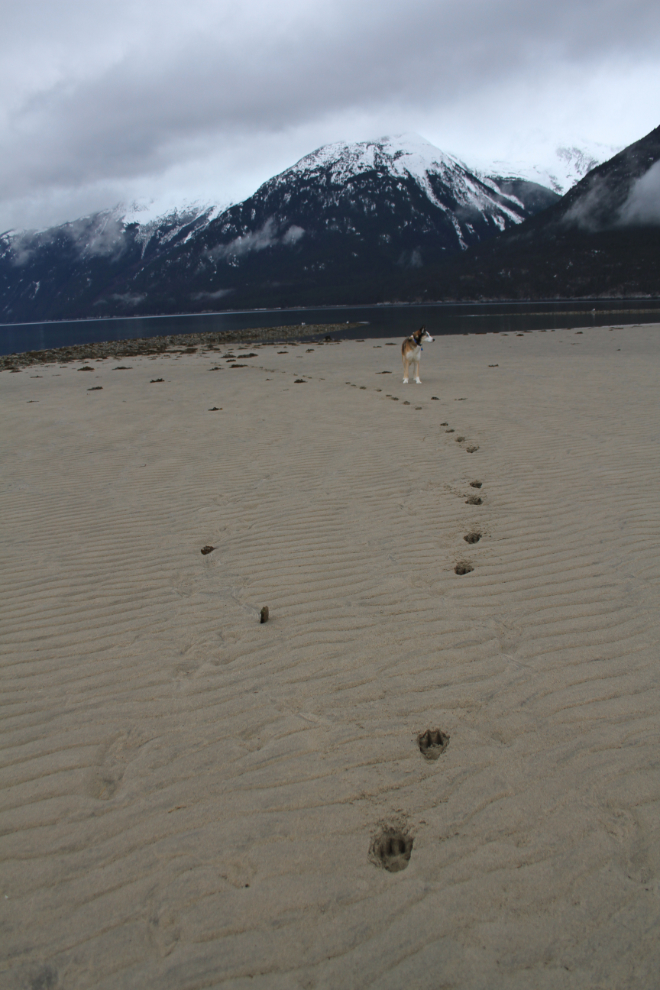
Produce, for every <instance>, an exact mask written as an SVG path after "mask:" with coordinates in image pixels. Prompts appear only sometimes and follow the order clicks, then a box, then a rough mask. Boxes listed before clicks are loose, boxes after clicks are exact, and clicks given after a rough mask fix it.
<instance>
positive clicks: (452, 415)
mask: <svg viewBox="0 0 660 990" xmlns="http://www.w3.org/2000/svg"><path fill="white" fill-rule="evenodd" d="M415 328H416V327H412V328H411V329H415ZM232 348H233V349H232V350H231V351H229V350H216V351H213V352H205V351H204V350H203V349H198V350H197V351H196V352H195V353H190V354H181V353H179V354H172V355H161V356H144V355H137V356H135V357H133V358H131V359H130V360H121V361H117V360H116V359H113V358H102V359H99V360H94V361H90V362H88V363H87V365H85V363H84V362H74V363H67V364H61V365H60V364H50V365H46V366H33V367H30V368H25V369H24V370H22V371H20V372H18V373H12V372H11V371H4V372H2V374H0V414H1V418H2V424H3V429H2V437H1V440H0V443H1V445H2V458H1V460H2V482H1V483H2V505H3V510H2V532H1V535H0V549H1V554H2V567H1V570H0V581H1V601H2V614H3V617H2V631H1V633H0V637H1V645H2V725H1V740H2V756H1V758H2V771H1V775H2V776H1V780H2V789H1V790H0V797H1V801H2V805H1V808H2V810H1V814H0V835H1V838H0V855H1V858H2V870H1V880H0V945H1V947H2V950H1V959H0V983H1V984H2V986H3V987H6V988H7V990H90V988H95V990H96V988H99V990H120V988H121V990H202V988H204V990H206V988H222V990H247V988H250V990H366V988H369V990H402V988H405V990H450V988H451V990H454V988H456V990H529V988H533V990H560V988H561V990H587V988H590V990H591V988H594V990H628V988H635V990H638V988H639V990H655V988H657V987H658V985H659V982H660V977H659V975H658V974H660V774H659V772H658V770H659V762H660V756H659V753H660V750H659V746H658V744H659V741H660V715H659V711H660V687H659V676H658V670H659V668H658V663H659V661H658V656H659V650H658V643H659V638H660V637H659V635H658V629H659V627H660V497H659V495H658V489H659V484H660V459H659V457H658V440H659V437H660V403H659V402H658V380H659V374H660V325H655V326H654V325H649V326H643V327H623V328H615V329H609V328H595V329H587V328H585V329H584V331H580V330H578V329H576V328H572V329H558V330H556V331H553V332H550V331H548V332H538V333H529V334H524V335H523V334H521V335H516V334H508V335H507V334H500V335H492V334H489V335H483V336H477V335H466V336H456V337H438V338H436V341H435V343H433V344H430V345H428V346H425V347H424V354H423V361H422V368H421V377H422V381H423V385H421V386H414V385H408V386H404V385H402V383H401V360H400V351H399V342H396V343H395V342H393V341H388V340H366V341H364V342H356V341H344V342H341V343H337V342H334V343H324V344H321V343H313V344H307V343H301V344H296V343H294V342H287V343H286V344H283V345H282V344H280V345H278V344H267V345H255V344H254V343H249V345H241V344H232ZM224 354H229V355H230V356H229V357H227V358H225V357H223V356H222V355H224ZM242 355H246V356H242ZM250 355H251V356H250ZM232 365H236V366H235V367H232ZM85 366H87V367H89V368H91V370H88V371H83V370H80V369H83V368H84V367H85ZM118 366H121V367H118ZM216 369H217V370H216ZM28 406H29V408H28ZM472 483H474V484H472ZM466 536H469V537H470V539H471V540H472V541H474V542H468V541H466V539H465V537H466ZM209 547H212V548H213V549H212V550H211V551H209V552H206V553H202V552H201V550H202V548H209ZM457 570H458V571H459V573H457V572H456V571H457ZM460 572H463V573H460ZM263 606H268V608H269V620H268V622H266V623H262V622H260V611H261V609H262V607H263ZM428 731H430V733H431V735H426V736H425V735H424V734H425V733H427V732H428ZM439 732H442V736H440V735H439ZM420 735H421V736H422V738H421V743H422V746H421V748H420V738H419V737H420ZM447 737H448V741H447ZM434 743H436V745H434ZM429 745H430V749H429V748H428V747H429ZM422 749H424V750H425V752H422ZM388 867H390V868H392V867H393V869H390V868H388Z"/></svg>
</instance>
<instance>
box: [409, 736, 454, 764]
mask: <svg viewBox="0 0 660 990" xmlns="http://www.w3.org/2000/svg"><path fill="white" fill-rule="evenodd" d="M417 745H418V746H419V751H420V753H421V754H422V756H423V757H424V758H425V759H426V760H437V759H438V757H439V756H441V755H442V754H443V753H444V751H445V750H446V749H447V746H448V745H449V733H448V732H443V731H442V729H427V730H426V731H425V732H420V734H419V735H418V736H417Z"/></svg>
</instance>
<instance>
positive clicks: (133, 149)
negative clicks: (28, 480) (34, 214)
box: [0, 0, 660, 226]
mask: <svg viewBox="0 0 660 990" xmlns="http://www.w3.org/2000/svg"><path fill="white" fill-rule="evenodd" d="M7 6H8V7H9V8H10V10H9V14H8V18H7V22H6V23H4V22H3V35H2V38H0V70H2V78H3V79H4V82H3V83H2V84H0V85H2V90H3V95H4V96H5V97H6V99H5V100H4V101H3V105H4V106H5V107H6V110H5V112H4V113H0V140H1V141H2V146H3V155H2V158H1V159H0V204H2V202H4V203H5V204H11V203H13V202H14V201H17V200H26V201H29V199H30V197H32V198H34V197H35V196H36V197H45V196H50V197H51V198H52V197H54V198H55V199H56V200H57V198H58V197H59V196H62V197H67V196H69V197H71V190H80V189H82V188H89V189H90V197H91V198H92V199H93V195H92V190H96V192H95V193H94V195H98V196H101V195H103V194H104V193H103V190H104V188H105V189H109V188H110V187H111V188H113V189H115V188H116V189H118V190H120V189H121V188H123V187H124V186H126V187H127V188H129V187H130V188H131V189H132V188H133V186H131V183H133V184H134V183H135V182H146V180H147V179H149V177H151V178H152V179H154V178H156V179H157V177H159V176H163V175H165V174H168V173H172V170H174V171H176V170H177V169H181V168H184V166H187V167H190V168H192V166H193V163H194V162H196V161H199V160H200V159H201V158H203V157H204V156H205V155H206V156H208V155H210V154H216V153H218V154H220V155H221V156H222V155H225V156H228V157H225V158H223V161H225V163H226V168H227V171H226V173H225V174H224V176H223V181H224V182H226V183H227V182H229V183H231V182H232V181H234V177H235V176H236V175H239V174H240V172H241V171H242V172H245V171H246V158H248V157H251V156H252V155H253V154H254V153H255V151H256V152H257V153H258V151H259V148H260V147H261V148H262V155H266V156H267V155H268V153H269V152H268V148H269V147H270V144H269V142H270V143H272V141H273V140H274V139H275V138H274V136H276V135H279V136H280V138H281V141H280V144H279V146H278V154H279V155H280V156H284V155H285V154H286V151H285V146H286V140H285V139H284V137H282V136H286V135H287V134H289V135H293V134H294V132H296V133H295V141H294V138H293V137H291V138H290V142H291V147H292V153H291V156H290V157H289V159H288V161H287V162H285V163H286V164H288V163H290V162H291V161H293V160H295V158H296V157H297V156H298V153H299V152H301V151H304V150H307V151H309V150H312V147H313V146H314V145H315V144H316V143H323V140H334V139H335V138H336V137H337V136H341V135H338V134H337V130H338V128H340V127H341V125H342V121H344V122H345V126H346V128H347V129H350V127H351V126H353V122H354V120H355V119H361V120H364V121H365V124H367V125H368V122H369V121H371V120H377V121H378V124H377V131H378V132H380V131H381V130H382V129H383V122H384V119H385V118H387V117H388V116H391V117H396V119H397V120H398V121H399V122H402V118H405V117H406V115H407V114H408V115H417V118H419V115H420V114H426V115H427V117H428V119H429V120H433V119H438V120H440V119H443V118H444V117H446V116H447V115H450V116H451V114H452V113H454V114H458V116H460V115H461V113H463V112H465V115H466V116H468V115H469V114H470V108H472V111H473V113H472V115H473V116H474V107H475V106H476V105H478V104H479V103H482V104H483V103H485V102H488V101H492V103H493V108H494V109H493V112H494V113H496V114H499V115H501V124H502V126H503V127H510V126H511V123H510V121H511V106H510V105H509V106H507V105H506V103H505V101H504V100H503V97H504V95H505V94H506V92H507V87H513V88H514V89H517V90H518V91H520V87H523V91H524V92H526V93H527V94H528V96H527V100H528V103H529V106H528V108H527V111H526V114H527V116H526V126H528V127H530V128H533V127H535V126H538V124H537V121H538V107H539V101H541V102H543V100H544V99H546V98H547V94H548V93H551V92H552V90H553V87H554V88H555V91H556V90H557V88H561V87H564V86H566V85H568V84H572V85H573V87H574V92H575V94H576V99H578V100H579V99H580V93H581V92H582V90H583V89H584V87H583V86H581V82H583V80H584V79H585V77H586V76H587V75H588V74H589V73H592V74H593V73H594V72H597V71H600V70H605V69H607V70H608V72H610V73H614V75H615V76H616V72H617V71H618V69H617V66H618V67H619V68H620V71H621V74H622V78H623V76H625V73H626V72H627V71H628V70H629V68H630V65H631V64H632V63H633V62H634V63H635V64H637V65H639V64H642V63H643V64H646V63H649V64H651V65H656V64H657V61H658V60H660V7H659V6H658V4H657V3H656V2H655V0H631V2H629V3H627V4H626V5H623V4H621V3H620V2H618V0H582V2H581V3H580V4H575V3H574V2H572V0H571V2H569V0H556V2H553V3H550V2H549V0H539V2H537V3H534V4H531V3H529V0H499V2H498V3H497V4H494V3H493V2H492V0H417V2H416V3H415V4H410V3H408V2H407V0H383V2H382V3H381V4H379V5H378V7H374V5H373V4H371V3H369V4H367V3H359V2H358V3H356V2H355V0H350V2H349V0H327V2H326V3H324V4H323V5H321V4H319V5H310V4H309V3H307V2H304V0H283V2H282V3H281V4H280V5H273V4H272V3H266V2H265V0H245V2H244V3H243V4H242V5H236V4H235V3H233V2H232V3H231V4H230V3H229V2H228V0H221V2H217V0H190V2H189V3H187V4H186V7H185V10H184V9H183V8H181V6H180V4H179V3H176V2H174V0H143V2H142V3H140V4H136V3H135V2H129V0H115V2H114V3H113V4H112V5H104V4H102V3H101V2H100V0H88V2H87V3H86V4H85V5H84V7H81V5H80V3H79V0H59V2H58V4H57V5H53V4H52V0H27V2H26V4H25V5H22V6H24V7H25V12H24V13H21V12H20V11H17V9H16V8H17V7H18V5H9V4H8V5H7ZM55 6H56V7H57V16H55V13H54V7H55ZM28 65H29V67H30V72H28V71H27V68H26V66H28ZM541 90H543V93H545V95H543V93H541ZM498 96H499V97H500V99H499V104H500V105H499V107H498V106H497V103H498V100H497V99H496V97H498ZM608 110H609V111H610V113H611V105H610V106H609V107H608ZM523 112H524V107H521V108H520V109H519V110H518V115H519V116H518V123H517V126H518V127H520V126H521V123H525V122H523V121H521V117H520V114H521V113H523ZM324 121H326V122H329V121H331V125H330V124H328V128H329V129H330V130H331V131H332V132H331V133H328V135H327V137H324V138H322V140H321V141H318V138H317V135H319V134H322V133H323V129H324ZM654 123H656V122H655V121H653V122H651V123H650V124H649V126H648V128H647V129H650V126H653V125H654ZM415 126H416V125H415ZM400 129H401V128H400ZM404 129H405V128H404ZM306 133H309V135H310V140H312V134H313V135H314V138H313V140H314V144H312V145H311V147H309V146H308V147H307V148H300V147H298V146H297V147H296V151H295V153H294V152H293V146H294V144H295V143H296V142H297V143H298V145H300V142H301V141H303V140H304V135H305V134H306ZM459 133H460V131H459ZM362 136H363V137H365V136H366V137H368V136H370V135H368V134H362ZM638 136H641V134H635V135H631V136H630V138H632V137H638ZM557 137H558V138H559V140H560V141H561V137H562V136H561V135H558V136H557ZM604 137H605V138H606V139H609V138H614V139H616V135H604ZM626 137H628V135H626ZM619 143H625V142H619ZM230 145H231V146H232V147H233V151H232V152H231V153H230V152H228V151H227V150H226V149H227V147H228V146H230ZM241 148H243V149H244V154H243V161H241ZM212 149H216V150H214V151H212ZM217 149H220V150H219V151H218V150H217ZM457 150H459V151H460V150H461V149H457ZM279 164H280V162H279V161H278V163H277V165H279ZM277 165H274V167H273V169H272V170H271V169H270V168H269V165H268V162H266V161H264V162H263V165H262V169H263V172H264V177H266V176H267V175H269V174H272V171H274V170H275V169H276V167H277ZM253 167H254V166H253V164H252V162H250V163H249V165H248V169H251V168H253ZM172 181H174V179H173V180H172ZM182 181H186V180H185V178H184V179H183V180H182ZM106 194H109V193H106ZM217 198H218V199H224V198H225V196H224V193H223V189H218V193H217ZM105 205H111V204H109V203H107V201H106V204H105ZM7 208H8V207H7ZM0 215H1V214H0ZM7 215H11V216H12V217H13V216H14V215H15V214H13V213H11V211H9V213H7ZM0 226H1V225H0Z"/></svg>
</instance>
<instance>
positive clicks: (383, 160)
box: [272, 133, 536, 248]
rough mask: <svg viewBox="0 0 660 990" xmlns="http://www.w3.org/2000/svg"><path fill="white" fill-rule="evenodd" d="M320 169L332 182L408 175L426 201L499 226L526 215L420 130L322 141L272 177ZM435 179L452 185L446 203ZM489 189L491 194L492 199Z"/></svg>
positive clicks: (282, 180)
mask: <svg viewBox="0 0 660 990" xmlns="http://www.w3.org/2000/svg"><path fill="white" fill-rule="evenodd" d="M321 170H323V171H325V172H326V173H328V174H329V177H330V179H331V182H332V184H333V185H336V186H341V185H345V184H346V183H347V182H348V181H349V180H350V179H352V178H354V177H355V176H357V175H360V174H361V173H368V172H373V171H377V172H380V173H387V174H389V175H390V176H394V177H399V178H402V179H412V180H414V182H415V183H416V185H417V186H418V187H419V189H420V190H421V191H422V192H423V193H424V195H425V196H426V197H427V198H428V199H429V200H430V202H431V203H432V204H433V205H434V206H437V207H439V208H440V209H441V210H443V211H444V212H445V213H446V214H448V215H449V214H452V215H453V216H454V217H455V215H456V210H457V208H458V209H459V210H460V209H467V210H470V211H476V212H477V213H480V214H481V215H482V216H488V217H489V218H490V219H491V220H492V222H494V223H495V224H496V226H497V227H498V229H500V230H503V229H504V227H505V226H507V221H509V222H512V223H521V222H522V220H524V219H525V216H526V211H525V209H524V204H523V203H521V202H520V201H519V200H518V199H516V197H513V196H511V195H507V194H504V196H503V195H502V190H500V189H499V188H498V187H497V186H495V185H494V184H493V181H492V180H489V179H485V178H484V176H482V175H479V174H478V173H475V172H474V171H473V170H471V169H470V168H469V167H468V166H467V165H466V164H465V163H464V162H462V161H461V160H460V159H459V158H457V157H456V156H455V155H451V154H448V153H447V152H444V151H441V150H440V149H439V148H436V147H435V146H434V145H432V144H431V143H430V142H429V141H427V140H426V139H425V138H423V137H421V136H420V135H419V134H414V133H406V134H395V135H392V136H386V137H382V138H379V139H377V140H373V141H360V142H357V143H353V144H347V143H345V142H337V143H335V144H327V145H324V146H323V147H322V148H318V149H317V150H316V151H313V152H312V153H311V154H309V155H305V156H304V157H303V158H301V159H300V161H299V162H297V163H296V164H295V165H293V166H292V167H291V168H289V169H286V171H284V172H282V173H280V175H278V176H276V177H275V179H274V180H272V181H273V183H276V184H287V183H290V182H291V181H292V180H294V179H295V178H296V177H297V176H305V177H308V176H310V175H311V174H313V173H315V172H319V171H321ZM438 180H439V181H440V183H441V184H442V185H443V186H444V187H445V190H448V191H451V194H452V202H451V204H448V203H447V201H446V198H445V197H443V196H440V195H438V188H437V186H438ZM531 181H536V180H534V179H532V180H531ZM492 193H495V194H496V198H495V200H494V199H493V196H492ZM454 228H455V230H456V236H457V238H458V241H459V244H460V246H461V247H462V248H465V247H466V246H467V245H466V242H465V238H464V233H462V232H461V229H460V224H459V223H457V222H455V223H454Z"/></svg>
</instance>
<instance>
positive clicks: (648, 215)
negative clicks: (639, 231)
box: [619, 162, 660, 226]
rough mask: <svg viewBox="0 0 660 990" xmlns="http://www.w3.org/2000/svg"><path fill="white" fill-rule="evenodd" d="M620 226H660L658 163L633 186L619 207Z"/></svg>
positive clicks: (659, 167)
mask: <svg viewBox="0 0 660 990" xmlns="http://www.w3.org/2000/svg"><path fill="white" fill-rule="evenodd" d="M619 217H620V220H619V222H620V224H622V225H625V226H628V225H634V224H648V225H653V226H656V225H658V224H660V162H656V163H655V165H651V168H650V169H649V170H648V172H646V173H645V174H644V175H642V176H641V178H639V179H637V181H636V182H635V183H634V184H633V187H632V189H631V190H630V194H629V195H628V199H627V200H626V202H625V203H624V204H623V206H622V207H621V211H620V214H619Z"/></svg>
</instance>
